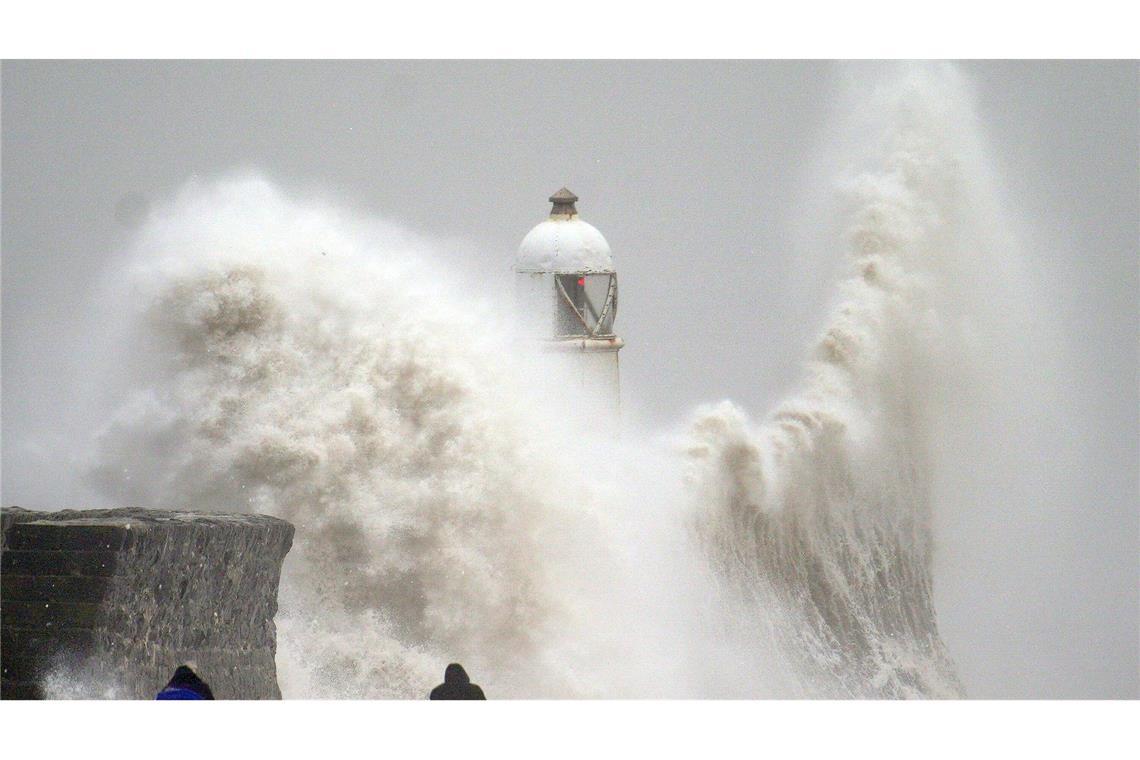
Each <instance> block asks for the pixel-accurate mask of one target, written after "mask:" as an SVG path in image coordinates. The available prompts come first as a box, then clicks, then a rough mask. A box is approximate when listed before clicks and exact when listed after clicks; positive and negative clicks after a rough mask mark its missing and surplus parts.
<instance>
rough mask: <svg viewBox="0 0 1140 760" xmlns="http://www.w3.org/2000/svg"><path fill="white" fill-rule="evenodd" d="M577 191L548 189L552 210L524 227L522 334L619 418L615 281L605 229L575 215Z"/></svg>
mask: <svg viewBox="0 0 1140 760" xmlns="http://www.w3.org/2000/svg"><path fill="white" fill-rule="evenodd" d="M577 201H578V196H576V195H574V193H572V192H570V191H569V190H567V189H566V188H565V187H564V188H562V189H561V190H559V191H558V192H556V193H555V194H554V195H552V196H550V202H551V203H552V204H553V206H552V208H551V209H550V217H549V218H548V219H546V220H544V221H542V222H540V223H538V224H537V225H535V227H534V228H533V229H532V230H531V231H530V232H528V233H527V235H526V237H524V238H523V241H522V243H521V244H520V245H519V251H518V257H517V258H516V260H515V267H514V269H515V282H516V297H517V301H518V305H519V310H520V313H521V319H522V321H523V325H522V327H523V334H524V335H525V336H526V337H527V338H528V339H529V340H531V341H532V342H534V343H535V344H537V345H538V346H539V347H540V348H541V349H542V350H543V352H544V353H546V354H547V355H548V356H549V357H550V358H551V359H552V361H553V362H554V363H555V364H556V365H557V366H558V367H559V370H560V371H559V373H558V375H559V379H560V380H564V381H565V382H568V383H569V384H570V385H571V386H572V388H571V389H569V390H573V391H574V392H575V395H578V394H580V396H579V397H580V398H581V399H582V400H583V401H584V402H585V403H586V404H588V405H590V406H592V407H594V408H595V409H596V410H597V411H598V412H600V413H601V414H602V415H603V416H604V417H606V418H608V419H609V420H610V421H611V422H612V423H614V424H616V422H617V419H618V415H619V412H620V398H621V393H620V388H621V386H620V382H619V377H618V351H620V350H621V347H622V346H623V345H624V342H623V341H622V339H621V338H619V337H618V336H617V334H616V333H615V332H614V320H615V319H616V317H617V306H618V285H617V272H616V271H615V270H614V262H613V255H612V253H611V252H610V246H609V243H607V242H606V239H605V238H604V237H602V233H600V232H598V230H597V229H596V228H595V227H594V226H593V225H591V224H588V223H587V222H585V221H583V220H582V219H581V218H580V217H579V216H578V209H577V206H576V204H577Z"/></svg>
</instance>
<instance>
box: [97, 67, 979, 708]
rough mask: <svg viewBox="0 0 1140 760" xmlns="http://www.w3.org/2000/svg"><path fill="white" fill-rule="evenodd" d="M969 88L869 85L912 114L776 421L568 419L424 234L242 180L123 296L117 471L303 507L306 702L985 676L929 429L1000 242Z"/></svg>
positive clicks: (729, 689) (103, 447)
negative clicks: (950, 597) (972, 123)
mask: <svg viewBox="0 0 1140 760" xmlns="http://www.w3.org/2000/svg"><path fill="white" fill-rule="evenodd" d="M924 76H925V75H924ZM951 79H952V77H951ZM950 84H953V82H950ZM946 85H947V81H946V79H945V75H943V78H941V79H939V80H938V81H936V82H934V83H932V82H930V81H927V80H926V79H924V77H922V76H920V77H917V78H904V81H902V82H901V84H900V83H896V84H894V85H892V86H891V87H889V88H885V89H884V90H883V91H882V92H880V93H878V94H877V95H876V96H875V97H874V98H873V99H872V102H871V103H870V105H869V107H868V110H869V112H873V113H875V114H877V117H876V118H877V120H878V121H877V122H876V123H881V121H883V119H881V117H882V116H884V115H885V116H886V117H887V118H886V119H885V121H887V122H888V123H889V125H890V128H889V129H888V130H886V132H885V136H884V137H883V138H882V140H881V142H879V143H878V144H877V147H878V148H879V150H877V151H875V153H876V155H875V156H872V157H870V161H871V164H870V165H871V166H872V167H873V168H872V169H870V170H868V171H864V172H861V173H858V174H857V175H856V176H855V177H854V178H853V179H852V180H850V181H849V182H848V184H847V197H848V201H849V203H848V210H847V218H848V219H849V220H850V224H849V229H848V231H847V235H846V238H847V241H848V263H849V270H850V271H849V275H848V276H847V277H846V278H845V279H844V281H843V282H842V283H841V285H840V289H839V290H840V299H839V305H838V306H837V308H836V310H835V312H834V314H833V316H832V318H831V319H830V321H829V322H828V325H827V327H826V329H825V330H824V333H823V337H822V338H821V340H820V341H819V343H818V345H817V346H816V348H815V351H814V352H813V355H812V358H811V360H810V362H809V363H808V366H807V375H806V378H805V380H804V383H803V386H802V389H801V390H800V391H799V392H798V393H796V394H795V395H794V396H792V397H791V398H789V399H788V400H786V401H784V402H783V403H782V404H780V405H779V407H778V408H777V409H776V411H775V412H774V413H773V414H772V415H771V416H770V417H769V418H768V419H767V420H766V421H765V422H763V423H762V424H760V425H754V424H752V423H751V422H750V421H749V420H748V417H747V415H746V414H745V413H744V412H743V411H741V410H739V409H738V408H736V407H735V406H733V405H731V404H728V403H725V404H721V405H719V406H716V407H710V408H706V409H704V410H701V411H699V412H698V413H697V415H696V417H695V419H694V421H693V423H692V425H691V428H690V430H689V431H688V432H687V433H685V434H684V444H683V449H684V451H685V456H683V457H682V456H678V454H677V453H676V452H675V451H673V452H670V451H668V450H666V449H664V448H663V447H661V446H660V445H658V442H657V441H656V440H649V439H648V438H643V437H639V436H636V435H634V436H630V435H627V436H626V438H625V441H624V443H621V444H613V443H607V442H605V441H600V440H597V439H595V438H591V437H590V436H589V435H588V434H586V432H585V431H581V430H569V429H566V428H565V427H564V426H562V425H560V424H556V421H558V420H562V419H568V418H569V417H570V415H558V414H551V413H550V411H549V409H545V410H544V411H543V412H542V413H540V412H539V411H538V410H539V408H540V406H539V403H538V400H537V399H536V398H534V396H533V394H532V393H531V392H530V391H529V390H528V388H527V387H526V385H525V384H524V383H522V382H521V381H520V380H519V376H520V374H521V373H520V371H519V370H518V367H517V366H516V365H515V363H514V362H513V360H512V359H511V358H510V357H511V355H512V353H513V352H514V350H515V349H514V347H512V346H510V345H508V344H506V343H505V342H502V341H500V340H499V339H498V338H497V337H496V336H498V335H505V334H507V333H508V332H509V331H508V330H507V329H506V325H505V324H504V323H503V322H502V321H500V319H499V318H498V317H497V316H496V314H495V313H494V311H493V310H492V309H491V308H490V307H488V306H486V305H481V304H478V303H471V302H469V301H468V300H467V299H464V298H462V297H460V296H459V295H458V294H457V292H456V289H455V288H451V287H449V286H448V285H447V282H446V280H447V278H446V275H445V274H444V273H443V272H441V271H438V270H435V269H433V268H432V267H431V265H430V264H428V263H426V262H430V261H431V250H430V249H431V245H430V244H429V243H428V242H426V241H423V240H419V239H417V238H415V237H413V236H409V235H407V234H406V233H403V232H401V231H400V230H398V229H396V228H394V227H392V226H390V225H387V224H383V223H380V222H375V221H372V222H366V221H361V220H359V219H355V218H352V217H351V216H349V215H346V214H344V213H342V212H340V211H337V210H335V209H331V208H328V207H326V206H322V205H320V204H315V203H299V202H294V201H291V200H289V199H287V198H285V197H284V196H283V195H282V194H281V193H280V192H278V191H277V190H275V189H274V188H273V187H272V186H270V185H269V184H268V183H265V182H263V181H260V180H256V179H252V180H251V179H245V180H235V181H225V182H220V183H217V184H215V185H209V186H193V187H190V188H188V189H187V190H186V191H185V192H184V194H183V195H182V196H181V197H180V198H178V199H177V200H176V201H175V202H174V203H173V204H172V205H170V206H169V207H168V208H166V209H160V210H159V211H158V212H157V213H156V214H155V215H154V217H153V218H152V220H151V222H150V223H149V224H148V225H147V227H146V228H145V229H144V230H143V231H142V232H141V234H140V237H139V239H138V241H137V243H136V245H135V248H134V254H133V260H134V261H135V262H136V263H135V265H134V267H133V269H132V271H131V273H130V275H129V276H128V277H126V278H124V280H125V282H127V283H128V285H127V286H126V287H125V288H124V290H123V292H122V294H121V296H120V297H121V298H122V299H125V300H122V301H120V303H124V304H126V303H130V304H135V305H137V308H133V309H131V308H127V309H124V313H125V314H126V318H127V321H128V323H129V324H130V325H132V327H131V329H130V332H129V333H128V334H129V335H130V336H131V337H130V340H131V344H132V346H133V347H134V350H135V353H136V354H137V355H145V356H146V357H148V358H147V360H145V361H139V363H138V366H137V367H135V368H133V369H132V372H131V373H130V378H129V385H130V386H131V389H130V392H129V394H128V397H127V401H125V402H124V403H123V404H122V405H121V406H120V407H119V408H118V410H117V411H116V413H115V415H114V418H113V419H112V420H111V421H110V422H109V423H108V424H107V425H106V426H105V427H104V428H103V429H102V431H101V434H100V440H99V444H98V447H97V461H95V462H94V463H93V464H92V467H91V478H92V480H93V482H96V483H97V484H98V485H99V487H100V488H101V489H102V491H103V493H105V494H106V495H107V496H108V498H111V499H114V500H118V501H122V502H124V503H127V502H129V503H140V504H151V505H166V506H170V507H180V508H196V509H201V508H207V507H212V508H217V509H241V510H252V511H259V512H264V513H268V514H274V515H278V516H281V517H284V518H286V519H288V520H290V521H292V522H293V523H294V524H295V525H296V527H297V538H296V544H295V548H294V550H293V553H292V554H291V556H290V558H289V559H288V561H287V564H286V568H285V575H284V578H283V586H282V600H281V611H280V613H279V619H278V630H279V653H278V664H279V673H280V679H281V685H282V691H283V693H284V694H285V695H286V696H293V697H333V696H335V697H422V696H423V695H424V694H425V693H426V692H427V690H428V689H429V688H430V687H431V685H433V684H434V682H435V681H437V680H438V675H439V673H440V672H442V666H443V664H445V663H447V662H449V661H452V660H460V661H463V662H464V663H465V665H467V666H468V669H469V670H470V671H471V672H472V673H473V674H475V675H476V677H477V680H478V681H479V682H480V683H481V684H483V686H484V688H485V689H487V690H488V691H489V692H491V693H493V694H495V695H497V696H530V697H536V696H575V695H577V696H779V695H785V696H787V695H794V696H802V695H808V696H811V695H827V696H843V695H885V696H951V695H956V694H960V693H961V687H960V685H959V684H958V681H957V678H956V677H955V675H954V668H953V665H952V663H951V662H950V659H949V657H948V656H947V654H946V650H945V647H944V646H943V644H942V642H941V640H940V638H939V635H938V631H937V626H936V623H935V611H934V607H933V602H932V595H931V593H932V592H931V589H932V583H933V581H932V577H931V551H932V549H931V545H932V532H931V511H932V500H933V498H934V497H933V496H932V493H933V491H934V489H933V486H932V479H933V475H932V473H933V470H934V468H935V462H934V460H935V457H934V456H933V454H932V451H931V441H932V439H933V436H934V435H935V431H936V430H937V429H938V426H939V424H940V423H939V416H938V415H939V413H940V411H939V410H940V404H941V399H943V397H944V395H945V394H952V393H953V387H954V384H955V383H954V381H955V379H956V378H958V377H959V374H960V373H956V372H950V371H948V367H949V366H950V364H948V361H947V358H948V357H957V356H960V355H961V350H962V347H961V341H960V340H959V336H960V335H961V334H963V332H969V330H964V328H963V325H964V324H965V317H964V316H963V314H964V312H963V311H962V309H961V307H960V305H961V304H962V303H964V301H963V299H961V298H959V295H960V291H962V290H967V291H970V292H973V291H972V290H970V275H969V273H970V272H971V271H977V269H975V268H976V267H978V266H979V265H980V262H982V261H983V260H984V258H985V256H986V254H987V250H986V247H985V245H984V243H985V240H984V239H983V238H984V236H983V237H979V235H978V234H977V229H978V228H977V226H976V225H971V224H970V223H969V220H970V219H972V218H974V216H975V214H976V213H977V212H979V209H978V208H977V202H976V198H977V184H978V182H979V179H978V178H979V176H980V175H978V174H977V173H976V172H974V170H973V169H972V168H971V166H970V165H969V161H968V160H965V159H964V158H963V157H966V158H967V159H968V158H969V157H970V156H973V155H975V153H976V151H975V147H974V146H973V145H972V144H970V142H969V140H970V139H971V138H969V133H970V130H969V128H968V126H969V114H968V112H966V111H964V109H965V105H964V104H965V101H966V99H965V98H964V97H963V96H961V95H960V94H959V95H955V94H953V93H951V94H948V95H947V94H945V93H943V94H941V95H939V94H936V92H937V91H938V90H940V89H943V90H944V89H945V86H946ZM964 124H965V125H966V128H965V129H963V125H964ZM963 132H965V133H966V135H967V136H966V137H965V138H963V136H962V134H963ZM966 300H968V299H966ZM975 337H976V336H975ZM647 350H651V349H647ZM584 462H588V463H590V465H589V466H588V467H586V466H584V465H583V464H582V463H584ZM686 462H687V465H688V473H687V478H686V480H685V482H684V484H683V485H682V484H681V483H680V476H679V473H680V471H681V470H682V468H683V464H684V463H686ZM646 502H652V503H653V509H646V507H645V504H646ZM694 528H695V530H694ZM694 534H696V536H697V537H699V540H696V541H694V540H693V536H694ZM742 672H746V673H750V674H751V675H750V676H749V677H747V678H742V677H741V673H742Z"/></svg>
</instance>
